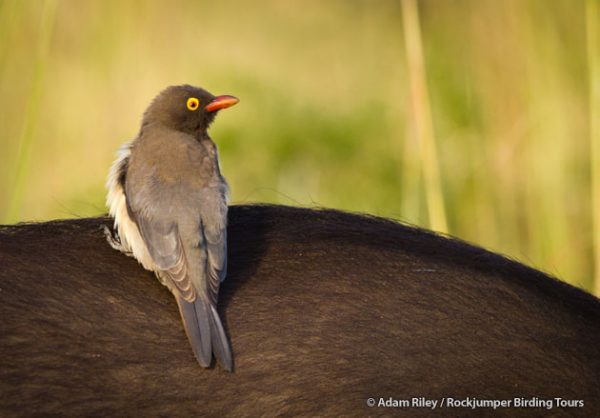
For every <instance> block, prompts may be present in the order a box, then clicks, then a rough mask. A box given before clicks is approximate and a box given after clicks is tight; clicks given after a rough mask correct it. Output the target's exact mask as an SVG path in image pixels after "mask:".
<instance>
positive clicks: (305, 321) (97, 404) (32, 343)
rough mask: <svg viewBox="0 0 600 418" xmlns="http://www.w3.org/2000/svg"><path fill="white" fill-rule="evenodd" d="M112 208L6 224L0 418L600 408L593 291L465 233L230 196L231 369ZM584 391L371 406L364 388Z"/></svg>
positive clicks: (227, 286)
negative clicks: (515, 401) (194, 338)
mask: <svg viewBox="0 0 600 418" xmlns="http://www.w3.org/2000/svg"><path fill="white" fill-rule="evenodd" d="M110 224H111V221H110V220H109V219H108V218H93V219H78V220H68V221H55V222H46V223H41V224H25V225H18V226H8V227H3V228H0V263H1V269H0V315H1V316H0V318H1V320H0V324H1V325H0V395H1V396H0V415H1V416H14V415H23V416H29V415H35V414H38V415H47V414H59V415H68V416H88V415H95V416H98V415H107V416H215V417H221V416H236V417H237V416H249V417H257V416H275V415H279V416H280V415H300V416H332V417H334V416H335V417H341V416H380V415H404V416H410V417H412V416H430V415H435V416H465V415H471V416H485V415H493V416H510V417H512V416H531V415H533V416H540V415H551V416H573V415H579V416H600V401H599V399H600V302H599V301H598V299H596V298H594V297H593V296H591V295H589V294H587V293H585V292H583V291H581V290H579V289H576V288H574V287H572V286H569V285H567V284H564V283H562V282H559V281H557V280H555V279H553V278H551V277H548V276H547V275H545V274H543V273H541V272H539V271H537V270H533V269H531V268H528V267H526V266H524V265H522V264H519V263H516V262H513V261H510V260H508V259H506V258H503V257H501V256H499V255H496V254H492V253H490V252H488V251H485V250H483V249H481V248H478V247H474V246H471V245H468V244H466V243H463V242H460V241H456V240H451V239H446V238H443V237H440V236H436V235H433V234H431V233H429V232H426V231H423V230H419V229H415V228H412V227H407V226H403V225H399V224H397V223H394V222H392V221H388V220H384V219H379V218H373V217H365V216H357V215H350V214H346V213H341V212H337V211H332V210H309V209H298V208H289V207H281V206H233V207H231V208H230V212H229V230H228V236H229V274H228V277H227V279H226V280H225V282H224V283H223V285H222V289H221V294H220V296H219V310H220V313H221V317H222V318H223V320H224V326H225V328H226V332H227V333H228V335H229V337H230V338H231V343H232V347H233V349H234V353H233V355H234V359H235V370H234V373H233V374H230V373H227V372H225V371H223V370H221V369H220V368H213V369H208V370H205V369H202V368H201V367H199V366H198V364H197V363H196V361H195V359H194V357H193V354H192V353H191V351H190V350H189V346H188V343H187V341H186V337H185V334H184V332H183V330H182V325H181V321H180V319H179V314H178V312H177V306H176V303H175V301H174V300H173V298H172V296H171V294H170V293H169V292H168V291H167V290H166V289H165V288H164V287H163V286H161V285H160V284H159V283H158V281H157V280H156V279H155V278H154V276H153V274H152V273H150V272H147V271H145V270H144V269H143V268H142V267H141V266H139V265H138V264H137V262H136V261H135V260H134V259H132V258H129V257H126V256H124V255H123V254H120V253H119V252H117V251H115V250H113V249H112V248H111V247H110V246H109V245H108V244H107V243H106V240H105V236H104V233H103V231H102V230H101V226H102V225H110ZM419 396H423V397H429V398H436V399H440V398H442V397H448V396H453V397H456V398H459V397H466V396H470V397H477V398H478V399H512V398H514V397H525V398H531V397H538V398H551V397H562V398H568V399H582V400H584V403H585V406H584V407H583V408H574V409H573V408H572V409H552V410H546V409H530V408H527V409H520V410H519V409H499V410H496V411H494V410H492V409H477V410H469V409H442V410H436V411H433V412H434V413H433V414H432V411H431V410H428V409H415V408H412V409H382V408H369V407H368V406H367V405H366V400H367V398H370V397H374V398H376V399H378V398H379V397H384V398H389V397H393V398H396V399H407V398H408V399H410V398H412V397H419Z"/></svg>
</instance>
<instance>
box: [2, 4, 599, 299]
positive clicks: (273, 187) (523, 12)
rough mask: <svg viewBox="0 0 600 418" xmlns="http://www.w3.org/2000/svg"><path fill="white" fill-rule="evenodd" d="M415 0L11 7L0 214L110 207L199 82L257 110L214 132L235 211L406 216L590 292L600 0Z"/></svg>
mask: <svg viewBox="0 0 600 418" xmlns="http://www.w3.org/2000/svg"><path fill="white" fill-rule="evenodd" d="M408 3H412V4H417V5H418V13H416V12H417V10H416V9H413V12H414V13H413V14H412V15H411V16H409V15H405V16H404V17H403V13H402V11H403V10H402V4H404V5H405V7H406V4H407V3H402V2H396V1H392V0H387V1H385V0H382V1H377V2H371V1H352V2H349V1H344V0H337V1H328V2H321V1H317V0H307V1H286V2H282V1H275V0H271V1H267V0H265V1H261V2H259V3H256V2H243V1H241V0H233V1H219V2H209V1H192V0H188V1H180V2H178V7H173V5H170V4H169V3H167V2H151V1H117V0H106V1H93V0H87V1H79V0H62V1H56V2H54V1H48V2H46V3H45V6H44V7H42V3H41V2H39V1H34V0H25V1H14V0H4V1H0V74H1V75H2V77H1V78H0V219H3V220H4V221H5V222H16V221H20V220H44V219H50V218H57V217H58V218H60V217H73V216H88V215H97V214H100V213H103V212H104V211H105V209H104V189H103V184H104V180H105V177H106V174H107V172H108V168H109V166H110V164H111V162H112V160H113V158H114V153H115V151H116V149H117V148H118V146H119V145H120V144H121V143H122V142H124V141H126V140H128V139H131V138H133V137H134V136H135V135H136V132H137V130H138V127H139V122H140V117H141V114H142V112H143V110H144V108H145V106H146V105H147V104H148V103H149V101H150V100H151V99H152V97H153V96H154V95H155V94H156V93H157V92H158V91H159V90H161V89H162V88H164V87H165V86H167V85H170V84H175V83H184V82H186V83H192V84H197V85H201V86H204V87H206V88H208V89H209V90H211V91H212V92H214V93H219V94H234V95H236V96H238V97H240V98H241V102H240V104H239V105H238V106H236V107H234V108H232V109H230V110H227V111H224V112H222V114H221V115H220V116H219V118H218V120H217V122H216V123H215V125H214V127H213V128H212V131H211V134H212V136H213V138H214V139H215V141H216V142H217V144H218V145H219V148H220V152H221V159H222V166H223V170H224V173H225V175H226V177H227V178H228V180H229V182H230V184H231V187H232V200H233V202H234V203H243V202H253V201H267V202H275V203H284V204H294V205H296V204H299V205H309V206H312V205H318V206H329V207H336V208H341V209H346V210H352V211H359V212H369V213H373V214H376V215H382V216H389V217H393V218H397V219H401V220H403V221H406V222H410V223H413V224H418V225H422V226H425V227H430V228H433V229H437V230H447V231H449V233H450V234H452V235H456V236H459V237H461V238H463V239H466V240H469V241H472V242H475V243H478V244H480V245H483V246H486V247H488V248H491V249H492V250H495V251H499V252H502V253H505V254H508V255H510V256H512V257H515V258H517V259H519V260H521V261H524V262H525V263H527V264H530V265H533V266H534V267H537V268H541V269H543V270H545V271H548V272H550V273H552V274H554V275H557V276H559V277H560V278H562V279H564V280H566V281H569V282H570V283H573V284H575V285H577V286H581V287H584V288H586V289H590V290H591V289H593V279H592V278H593V277H594V263H596V265H598V264H599V263H600V255H599V254H600V249H599V245H600V244H599V239H600V238H598V237H599V236H600V229H599V226H598V225H600V220H599V216H600V215H599V214H600V209H599V208H600V203H598V199H599V198H598V196H599V195H600V193H599V192H598V187H599V184H600V179H599V177H598V176H599V174H598V173H599V169H598V164H599V155H600V153H599V151H598V147H599V146H600V145H598V144H599V143H600V141H599V140H598V132H599V128H598V97H599V95H598V40H597V39H598V34H597V33H598V29H597V28H598V2H597V1H596V0H588V1H587V6H586V2H572V1H568V0H543V1H542V0H508V1H503V2H498V1H496V0H469V1H467V0H457V1H453V2H442V1H432V0H430V1H418V2H414V1H413V2H408ZM53 4H54V5H55V6H56V7H55V9H53V7H52V6H53ZM234 16H235V18H234ZM407 19H408V21H410V22H412V28H411V27H410V26H409V25H406V26H405V22H406V21H407ZM44 22H45V23H44ZM586 28H587V29H586ZM410 34H412V35H410ZM419 38H420V39H419ZM594 39H595V40H594ZM415 48H416V49H415ZM419 50H420V51H419ZM411 51H412V52H411ZM415 51H416V53H415ZM419 56H420V57H419ZM415 57H417V60H421V61H422V63H423V65H422V66H421V67H417V70H415V66H414V63H413V65H412V66H411V62H412V60H414V59H415ZM411 85H412V86H413V88H414V86H415V85H418V86H420V87H419V88H421V89H423V88H426V90H425V91H423V92H422V93H421V94H422V95H421V96H420V97H421V99H423V98H425V101H423V100H421V101H420V102H417V101H415V96H414V95H412V94H411ZM593 86H594V87H593ZM417 124H420V125H419V126H420V128H419V129H420V131H419V130H418V129H417ZM419 132H421V135H419V134H418V133H419ZM423 133H424V135H423ZM594 258H596V261H595V262H594ZM597 271H598V269H597V268H596V272H597ZM596 277H598V273H596ZM597 280H598V281H600V279H597Z"/></svg>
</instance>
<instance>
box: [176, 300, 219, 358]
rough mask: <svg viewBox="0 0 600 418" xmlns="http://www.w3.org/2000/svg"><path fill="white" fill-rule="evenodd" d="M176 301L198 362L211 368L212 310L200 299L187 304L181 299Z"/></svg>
mask: <svg viewBox="0 0 600 418" xmlns="http://www.w3.org/2000/svg"><path fill="white" fill-rule="evenodd" d="M175 299H177V305H179V313H180V314H181V320H182V321H183V327H184V328H185V333H186V334H187V336H188V340H189V341H190V345H191V346H192V351H193V352H194V355H195V356H196V360H198V363H200V365H201V366H202V367H210V363H211V362H212V348H211V335H212V332H211V329H212V326H211V322H210V321H209V318H210V316H211V314H210V309H209V308H208V306H207V305H206V304H205V303H203V302H201V301H200V298H198V299H196V302H194V303H190V302H186V301H185V300H183V299H181V298H179V297H176V298H175Z"/></svg>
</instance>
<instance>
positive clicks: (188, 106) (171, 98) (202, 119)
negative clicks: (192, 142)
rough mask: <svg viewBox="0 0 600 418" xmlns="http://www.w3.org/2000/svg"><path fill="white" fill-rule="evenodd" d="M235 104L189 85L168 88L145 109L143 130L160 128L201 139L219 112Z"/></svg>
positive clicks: (236, 100)
mask: <svg viewBox="0 0 600 418" xmlns="http://www.w3.org/2000/svg"><path fill="white" fill-rule="evenodd" d="M238 101H239V100H238V99H237V98H235V97H233V96H213V95H212V94H210V93H209V92H207V91H206V90H204V89H201V88H198V87H193V86H189V85H182V86H171V87H167V88H166V89H164V90H163V91H162V92H161V93H160V94H159V95H158V96H156V98H155V99H154V100H153V101H152V103H151V104H150V106H148V109H146V112H145V113H144V119H143V122H142V126H144V125H150V124H159V125H162V126H164V127H166V128H169V129H174V130H177V131H181V132H185V133H188V134H191V135H194V136H202V135H203V134H205V133H206V130H207V129H208V126H209V125H210V124H211V122H212V121H213V120H214V118H215V116H216V114H217V112H218V111H219V110H221V109H225V108H228V107H230V106H233V105H234V104H236V103H237V102H238Z"/></svg>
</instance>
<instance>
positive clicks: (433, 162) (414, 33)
mask: <svg viewBox="0 0 600 418" xmlns="http://www.w3.org/2000/svg"><path fill="white" fill-rule="evenodd" d="M402 18H403V22H404V42H405V48H406V59H407V63H408V73H409V79H410V94H411V102H412V108H413V117H414V124H415V130H416V135H417V139H418V143H419V149H420V160H421V167H422V172H423V180H424V186H425V196H426V201H427V211H428V215H429V226H430V227H431V228H432V229H434V230H436V231H439V232H448V225H447V221H446V212H445V210H444V198H443V195H442V186H441V181H440V173H439V165H438V159H437V151H436V145H435V137H434V129H433V121H432V117H431V106H430V104H429V92H428V89H427V74H426V70H425V60H424V57H423V44H422V41H421V28H420V24H419V10H418V7H417V2H416V0H402Z"/></svg>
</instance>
